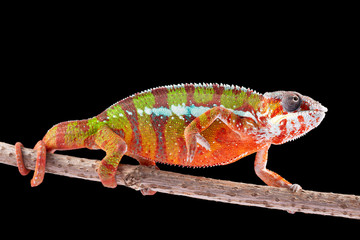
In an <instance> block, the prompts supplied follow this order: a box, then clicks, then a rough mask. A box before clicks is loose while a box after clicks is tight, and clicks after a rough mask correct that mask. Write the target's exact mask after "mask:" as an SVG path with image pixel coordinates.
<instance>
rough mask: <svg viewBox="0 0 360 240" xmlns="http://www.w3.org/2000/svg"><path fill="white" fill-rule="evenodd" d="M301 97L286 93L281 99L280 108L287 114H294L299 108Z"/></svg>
mask: <svg viewBox="0 0 360 240" xmlns="http://www.w3.org/2000/svg"><path fill="white" fill-rule="evenodd" d="M301 102H302V100H301V97H300V96H299V95H298V94H296V93H286V94H285V95H284V97H283V98H282V103H281V104H282V106H283V108H284V109H285V110H286V111H287V112H294V111H296V110H298V109H299V108H300V105H301Z"/></svg>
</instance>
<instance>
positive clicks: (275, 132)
mask: <svg viewBox="0 0 360 240" xmlns="http://www.w3.org/2000/svg"><path fill="white" fill-rule="evenodd" d="M326 111H327V109H326V108H325V107H323V106H322V105H321V104H320V103H319V102H317V101H315V100H313V99H311V98H309V97H307V96H303V95H301V94H299V93H297V92H289V91H278V92H271V93H265V94H263V95H262V94H259V93H256V92H255V91H252V90H250V89H246V88H243V87H238V86H229V85H223V84H205V83H204V84H179V85H171V86H165V87H159V88H154V89H150V90H147V91H143V92H141V93H137V94H134V95H132V96H130V97H128V98H126V99H123V100H121V101H119V102H117V103H115V104H114V105H112V106H111V107H109V108H108V109H106V110H105V111H104V112H102V113H100V114H99V115H97V116H95V117H93V118H90V119H86V120H79V121H68V122H62V123H59V124H57V125H55V126H54V127H52V128H51V129H50V130H49V131H48V132H47V134H46V135H45V136H44V138H43V139H42V140H41V141H39V142H38V143H37V145H36V146H35V149H37V150H38V157H37V165H36V169H35V173H34V177H33V179H32V180H31V185H32V186H37V185H39V184H40V183H41V182H42V181H43V178H44V173H45V162H46V152H55V151H56V150H68V149H77V148H89V149H102V150H104V151H105V152H106V156H105V158H104V159H103V160H102V161H101V164H100V166H99V168H98V170H97V171H98V174H99V177H100V179H101V182H102V183H103V185H104V186H106V187H111V188H114V187H116V180H115V173H116V171H117V167H118V164H119V162H120V160H121V158H122V157H123V155H128V156H130V157H133V158H135V159H136V160H138V162H139V163H140V164H141V165H146V166H150V167H155V168H157V167H156V165H155V164H156V162H160V163H166V164H171V165H179V166H187V167H205V166H217V165H225V164H229V163H232V162H235V161H237V160H239V159H241V158H243V157H245V156H247V155H249V154H252V153H257V154H256V157H255V172H256V174H257V175H258V176H259V177H260V178H261V179H262V180H263V181H264V182H265V183H266V184H268V185H270V186H277V187H285V188H289V189H291V190H292V191H298V190H299V189H301V187H300V186H299V185H297V184H291V183H289V182H288V181H286V180H285V179H284V178H282V177H281V176H280V175H278V174H277V173H275V172H272V171H270V170H268V169H266V163H267V152H268V149H269V147H270V146H271V144H282V143H285V142H287V141H289V140H294V139H296V138H298V137H300V136H303V135H304V134H305V133H307V132H309V131H310V130H312V129H314V128H315V127H317V126H318V125H319V124H320V123H321V121H322V120H323V119H324V117H325V113H326ZM21 146H22V145H21V143H17V144H16V155H17V162H18V166H19V170H20V173H21V174H23V175H26V174H28V173H29V171H28V170H27V169H26V168H25V166H24V163H23V159H22V154H21ZM142 193H143V194H146V195H150V194H154V193H155V192H153V191H151V190H150V189H144V190H142Z"/></svg>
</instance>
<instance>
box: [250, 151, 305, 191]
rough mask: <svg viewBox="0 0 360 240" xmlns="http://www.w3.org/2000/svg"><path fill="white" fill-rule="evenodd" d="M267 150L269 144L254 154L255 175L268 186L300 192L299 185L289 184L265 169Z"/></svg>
mask: <svg viewBox="0 0 360 240" xmlns="http://www.w3.org/2000/svg"><path fill="white" fill-rule="evenodd" d="M269 148H270V144H269V145H267V146H266V147H265V148H263V149H261V150H260V151H258V152H257V153H256V157H255V172H256V175H257V176H258V177H259V178H260V179H261V180H263V181H264V182H265V183H266V184H267V185H269V186H273V187H284V188H288V189H290V190H291V191H293V192H297V191H299V190H301V187H300V185H298V184H291V183H290V182H288V181H286V180H285V179H284V178H283V177H281V176H280V175H279V174H277V173H275V172H273V171H270V170H268V169H266V164H267V159H268V150H269Z"/></svg>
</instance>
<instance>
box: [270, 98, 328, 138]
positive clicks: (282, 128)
mask: <svg viewBox="0 0 360 240" xmlns="http://www.w3.org/2000/svg"><path fill="white" fill-rule="evenodd" d="M264 97H265V98H268V99H271V100H270V101H269V104H270V109H272V111H271V112H270V113H269V115H268V116H269V120H268V123H269V129H270V131H269V134H270V135H271V141H272V143H273V144H282V143H285V142H287V141H290V140H294V139H297V138H299V137H301V136H303V135H304V134H306V133H307V132H309V131H310V130H312V129H314V128H316V127H317V126H318V125H319V124H320V123H321V121H322V120H323V119H324V117H325V113H326V112H327V108H326V107H324V106H322V105H321V104H320V103H319V102H317V101H315V100H313V99H311V98H310V97H307V96H303V95H301V94H300V93H297V92H290V91H277V92H271V93H265V94H264Z"/></svg>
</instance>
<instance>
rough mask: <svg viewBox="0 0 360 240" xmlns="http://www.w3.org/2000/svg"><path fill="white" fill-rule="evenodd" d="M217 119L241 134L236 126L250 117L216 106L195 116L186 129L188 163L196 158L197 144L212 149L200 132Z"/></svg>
mask: <svg viewBox="0 0 360 240" xmlns="http://www.w3.org/2000/svg"><path fill="white" fill-rule="evenodd" d="M217 119H220V120H221V121H222V122H224V123H225V124H226V125H227V126H228V127H229V128H230V129H232V130H234V131H235V132H237V133H238V134H240V132H239V131H238V130H240V129H237V128H236V127H235V126H236V125H238V126H241V125H242V124H243V123H244V122H245V121H248V118H246V117H240V116H238V115H236V114H234V113H233V111H231V110H229V109H226V108H223V107H214V108H212V109H210V110H208V111H206V112H204V113H203V114H201V115H200V116H199V117H197V118H195V119H194V120H193V121H192V122H191V123H190V124H189V125H188V126H187V127H186V128H185V131H184V136H185V143H186V148H187V158H186V161H187V162H188V163H191V162H192V161H193V159H194V156H195V152H196V147H197V144H200V145H201V146H203V147H204V148H205V149H206V150H210V144H209V142H208V141H207V140H206V139H205V138H204V137H203V136H201V135H200V133H201V132H202V131H204V130H205V129H207V128H208V127H209V126H210V125H211V124H212V123H213V122H214V121H215V120H217ZM251 121H253V120H251Z"/></svg>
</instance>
